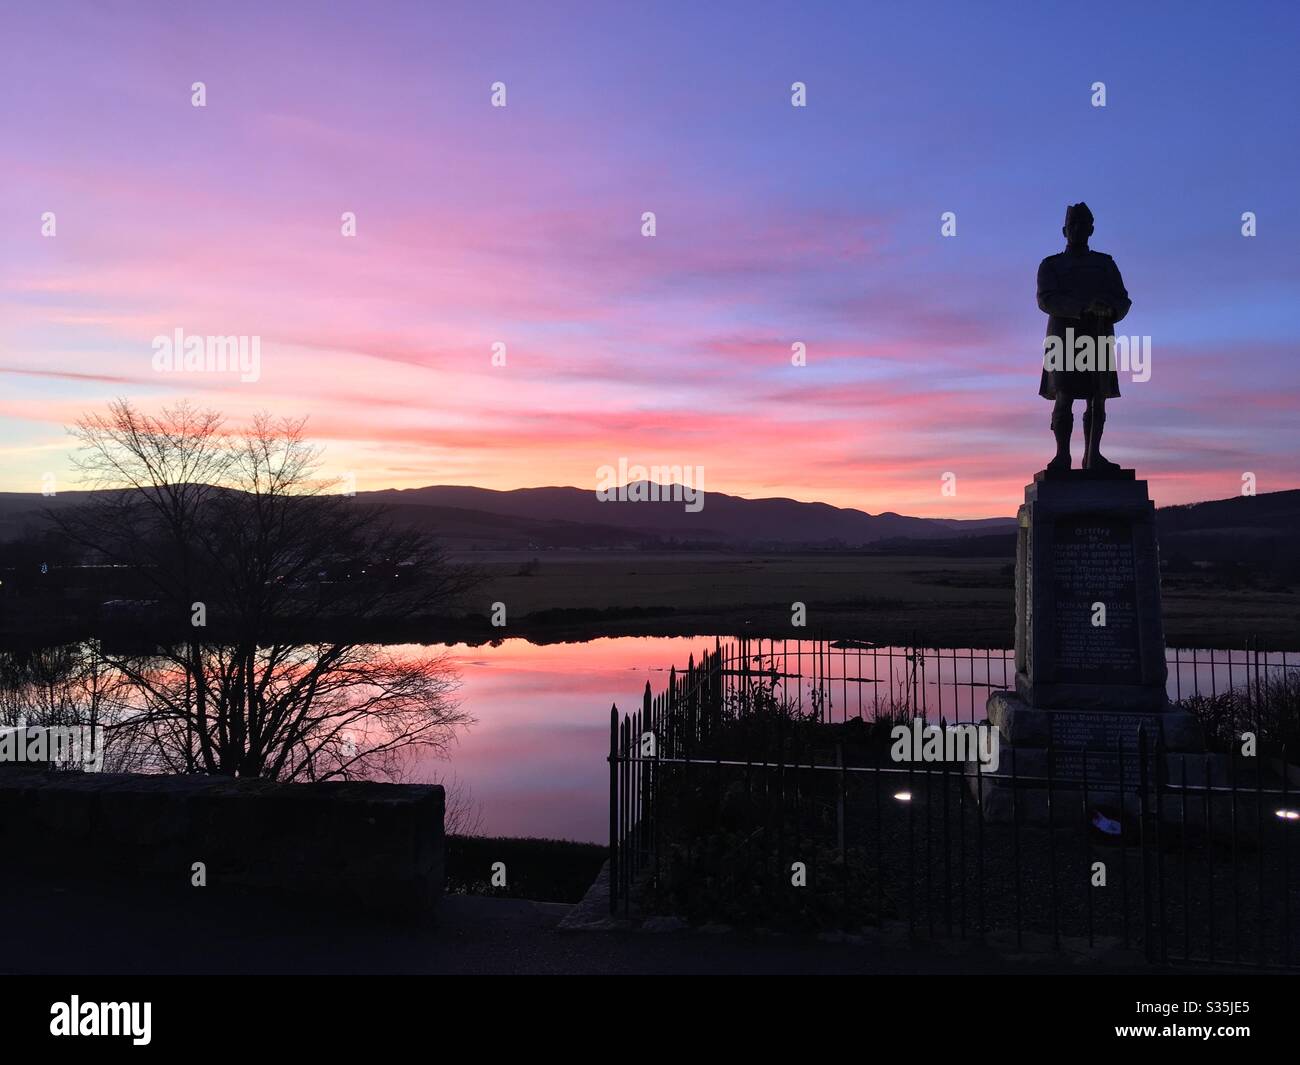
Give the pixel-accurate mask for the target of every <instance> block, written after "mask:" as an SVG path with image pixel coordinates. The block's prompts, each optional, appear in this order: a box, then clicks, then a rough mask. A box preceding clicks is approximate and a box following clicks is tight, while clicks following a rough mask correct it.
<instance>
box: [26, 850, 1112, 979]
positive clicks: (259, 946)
mask: <svg viewBox="0 0 1300 1065" xmlns="http://www.w3.org/2000/svg"><path fill="white" fill-rule="evenodd" d="M2 876H3V873H2V872H0V877H2ZM569 909H570V907H568V906H565V905H561V904H548V903H533V902H525V901H519V900H513V899H493V898H477V897H468V896H451V897H448V898H446V899H444V900H443V904H442V907H441V909H440V912H439V918H438V920H437V922H436V923H435V924H432V925H429V926H426V927H415V928H413V927H409V926H399V925H395V924H384V923H381V922H377V921H374V920H370V919H356V918H353V917H352V916H351V915H350V914H348V913H343V912H331V913H322V912H307V911H303V910H301V909H295V908H290V907H285V906H279V905H270V904H266V903H262V904H258V905H256V906H254V905H252V904H250V903H248V902H246V901H242V900H237V899H232V898H229V897H226V898H222V897H221V896H218V895H216V894H208V895H205V894H204V893H203V889H192V892H191V893H188V894H184V895H178V896H171V897H168V898H153V899H144V898H142V897H140V896H139V895H138V894H134V893H128V892H126V891H125V890H96V891H94V892H91V891H87V890H85V889H82V888H76V887H74V886H71V885H69V884H67V883H66V882H64V883H58V882H55V883H46V882H41V881H35V880H30V879H24V880H18V881H14V880H12V879H10V880H0V913H3V914H4V917H3V919H0V971H3V972H8V973H87V974H117V973H265V972H270V973H550V974H562V973H746V974H748V973H764V972H771V973H900V974H902V973H972V974H974V973H990V972H1024V971H1025V970H1026V969H1027V968H1028V969H1032V970H1035V971H1042V972H1081V971H1084V972H1099V971H1100V972H1120V971H1132V970H1133V961H1132V959H1131V958H1123V957H1121V958H1118V959H1112V960H1111V961H1109V962H1108V961H1106V960H1105V959H1104V958H1097V957H1092V958H1088V959H1079V958H1075V959H1073V960H1071V959H1069V958H1062V957H1061V956H1058V955H1046V956H1037V957H1032V958H1024V957H1021V958H1008V957H1006V956H1000V955H998V954H996V953H995V952H994V951H993V950H991V949H990V948H988V947H985V946H979V945H975V944H957V945H952V944H948V945H945V944H933V943H924V944H918V945H912V946H909V945H908V944H906V943H900V942H892V943H891V942H875V943H870V942H868V943H857V944H842V943H826V942H822V941H819V940H817V939H812V938H803V937H788V936H755V935H748V934H742V933H737V932H728V933H719V934H706V933H701V932H690V931H681V932H664V933H647V932H627V931H623V932H567V931H561V930H559V929H558V928H557V925H558V924H559V922H560V920H561V918H562V917H563V916H564V915H565V914H566V913H567V912H568V911H569Z"/></svg>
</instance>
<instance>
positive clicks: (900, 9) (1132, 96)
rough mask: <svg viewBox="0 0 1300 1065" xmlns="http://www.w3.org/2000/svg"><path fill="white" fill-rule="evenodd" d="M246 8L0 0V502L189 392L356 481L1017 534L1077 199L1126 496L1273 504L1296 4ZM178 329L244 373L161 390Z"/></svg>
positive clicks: (1299, 318) (1285, 450)
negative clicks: (1248, 496) (10, 0)
mask: <svg viewBox="0 0 1300 1065" xmlns="http://www.w3.org/2000/svg"><path fill="white" fill-rule="evenodd" d="M270 6H271V5H264V4H260V3H259V4H238V3H236V4H228V3H223V4H203V5H200V4H184V3H181V4H161V3H150V4H144V3H141V4H122V3H104V4H89V3H87V4H78V5H72V4H62V3H28V4H17V5H14V4H10V5H6V7H5V9H4V11H3V13H2V14H0V115H2V116H3V117H2V119H0V121H2V126H0V132H2V133H3V136H2V137H0V153H3V161H2V165H0V174H2V175H3V177H2V178H0V180H2V181H3V195H2V196H0V232H2V233H3V234H4V240H3V241H0V384H2V385H3V388H2V390H0V490H10V491H40V490H41V487H42V477H43V476H44V475H45V474H47V473H53V474H54V476H55V478H56V481H57V484H58V485H59V487H61V488H70V487H73V486H74V485H75V482H73V481H72V480H70V470H69V466H68V461H67V457H68V452H69V440H68V438H67V436H66V434H65V432H64V427H65V426H66V425H67V424H69V423H70V422H72V421H73V420H74V419H75V418H76V417H77V416H78V415H79V414H81V413H82V412H85V411H88V410H93V409H100V408H102V407H103V405H104V404H105V403H106V402H107V401H108V400H109V399H111V398H113V397H116V396H126V397H129V398H131V399H133V400H135V401H137V402H138V403H139V404H141V405H142V406H145V407H147V408H154V407H156V406H158V405H159V404H161V403H164V402H167V401H169V400H175V399H177V398H180V397H182V396H189V397H192V398H194V399H196V400H199V401H201V402H204V403H207V404H211V405H214V406H217V407H219V408H221V409H222V410H224V411H226V412H228V414H229V415H230V416H231V418H232V419H234V420H236V421H238V420H240V419H242V418H244V417H246V416H247V415H249V414H251V413H252V412H253V411H256V410H258V409H269V410H272V411H274V412H276V413H283V414H291V415H306V416H308V417H309V419H310V420H309V423H308V425H309V432H310V433H311V434H312V435H313V436H314V437H315V438H316V439H318V440H319V441H320V443H322V444H323V445H324V446H325V449H326V450H325V456H326V471H325V472H326V473H328V474H332V475H341V474H344V473H348V472H351V473H354V474H355V476H356V479H357V487H358V488H359V489H362V490H365V489H368V488H382V487H393V486H399V487H401V486H414V485H422V484H434V483H444V484H446V483H465V484H479V485H484V486H487V487H494V488H512V487H520V486H525V485H542V484H576V485H579V486H583V487H594V485H595V478H596V470H597V468H598V467H599V466H601V465H604V464H617V462H618V460H619V458H620V457H626V458H627V459H628V460H629V461H630V462H632V463H641V464H644V465H647V466H648V465H652V464H665V465H667V464H673V465H682V466H686V465H689V466H703V467H704V469H705V472H706V480H705V487H706V488H708V489H710V490H717V491H727V492H733V493H737V494H742V495H748V496H758V495H789V496H793V497H796V498H800V499H821V500H825V501H827V502H831V503H836V504H839V505H843V506H855V507H860V508H863V509H866V510H871V511H879V510H886V509H889V510H897V511H902V512H907V513H914V514H924V515H935V516H954V517H974V516H985V515H992V514H1009V513H1012V512H1013V511H1014V508H1015V506H1016V504H1017V502H1018V501H1019V499H1020V495H1021V489H1022V486H1023V485H1024V483H1025V482H1026V481H1027V480H1028V479H1029V477H1030V475H1031V474H1032V472H1033V471H1034V470H1036V469H1039V468H1041V466H1042V464H1043V462H1044V461H1045V460H1046V459H1047V458H1048V457H1049V455H1050V451H1051V439H1050V434H1049V432H1048V417H1049V410H1050V408H1049V406H1048V404H1047V403H1045V402H1044V401H1043V400H1041V399H1040V398H1038V396H1037V394H1036V390H1037V383H1038V372H1039V365H1040V353H1041V338H1042V333H1043V327H1044V316H1043V315H1042V313H1041V312H1040V311H1039V310H1038V308H1037V306H1036V305H1035V301H1034V279H1035V272H1036V268H1037V265H1038V261H1039V260H1040V259H1041V258H1042V257H1043V256H1044V255H1047V254H1051V253H1052V252H1055V251H1057V250H1059V249H1060V246H1061V244H1062V240H1061V237H1060V225H1061V221H1062V215H1063V212H1064V207H1065V205H1066V204H1067V203H1069V202H1073V201H1076V200H1080V199H1084V200H1087V201H1088V203H1089V204H1090V205H1091V206H1092V208H1093V210H1094V212H1095V213H1096V216H1097V233H1096V236H1095V238H1094V241H1093V243H1094V246H1095V247H1097V248H1099V249H1101V250H1103V251H1107V252H1109V253H1111V254H1113V255H1114V256H1115V258H1116V260H1117V262H1118V263H1119V265H1120V268H1121V269H1122V271H1123V273H1124V277H1125V280H1126V282H1127V284H1128V289H1129V292H1130V294H1131V295H1132V297H1133V300H1134V306H1133V311H1132V313H1131V314H1130V315H1129V317H1128V319H1126V321H1125V322H1124V323H1123V325H1122V329H1123V331H1125V332H1128V333H1131V334H1136V335H1144V336H1149V337H1150V338H1151V351H1152V362H1151V375H1150V380H1148V381H1145V382H1134V381H1131V380H1130V379H1129V377H1128V376H1126V375H1121V389H1122V391H1123V396H1122V398H1121V399H1119V400H1116V401H1115V402H1114V403H1113V405H1112V406H1111V417H1110V421H1109V426H1108V447H1107V451H1108V454H1109V455H1110V457H1111V458H1112V459H1115V460H1117V461H1120V462H1122V463H1123V464H1124V465H1126V466H1135V467H1136V468H1137V470H1138V472H1139V476H1145V477H1147V478H1148V479H1149V480H1150V481H1151V486H1152V490H1153V493H1154V494H1155V496H1156V499H1157V501H1158V502H1160V503H1174V502H1186V501H1190V500H1196V499H1204V498H1218V497H1223V496H1230V495H1234V494H1237V493H1238V492H1239V491H1240V489H1241V480H1242V475H1243V474H1244V473H1247V472H1251V473H1254V474H1256V476H1257V478H1258V487H1259V490H1260V491H1272V490H1277V489H1283V488H1294V487H1297V485H1300V475H1297V470H1296V456H1297V454H1300V417H1297V413H1298V411H1300V368H1298V363H1297V358H1296V356H1297V353H1298V352H1297V347H1298V345H1297V341H1296V336H1297V328H1298V327H1300V298H1298V297H1300V266H1298V264H1297V257H1296V254H1295V249H1296V247H1297V234H1296V220H1295V218H1296V211H1295V209H1294V205H1293V203H1292V202H1291V198H1292V197H1293V195H1294V191H1295V190H1296V188H1297V187H1300V150H1298V149H1297V138H1296V137H1295V133H1294V127H1295V114H1296V112H1297V110H1300V89H1298V88H1297V81H1296V78H1295V76H1294V66H1295V64H1294V57H1295V52H1296V46H1297V43H1298V39H1300V33H1298V32H1297V31H1298V29H1300V16H1297V14H1296V13H1295V11H1296V9H1295V7H1294V5H1290V4H1286V5H1284V4H1268V5H1225V4H1213V5H1197V4H1167V5H1166V4H1150V5H1142V6H1141V10H1139V11H1134V10H1133V9H1132V7H1131V6H1130V5H1114V6H1111V5H1107V4H1095V5H1088V6H1087V8H1086V9H1081V8H1079V7H1077V6H1075V5H1070V6H1066V5H1060V6H1057V5H1033V6H1032V8H1029V7H1026V6H1024V5H1000V4H980V5H973V4H961V5H957V4H937V5H924V4H905V5H904V4H899V5H893V4H891V5H884V6H882V5H868V4H844V5H818V4H810V5H789V4H770V5H767V4H744V5H740V4H735V5H732V4H709V5H699V4H681V5H675V4H654V5H635V6H633V5H628V4H601V5H596V4H592V5H564V4H561V5H532V4H528V5H525V4H518V5H515V4H492V5H483V4H466V5H448V4H432V3H422V4H409V5H408V4H395V3H378V4H377V3H373V2H372V3H367V4H348V3H333V2H331V3H329V4H300V5H274V6H275V8H276V10H275V11H274V12H268V10H266V9H267V8H268V7H270ZM195 81H203V82H204V83H205V85H206V92H207V106H206V107H202V108H198V107H193V106H191V85H192V83H193V82H195ZM498 81H500V82H504V83H505V85H506V91H507V106H506V107H504V108H494V107H492V106H491V100H490V96H491V85H492V84H493V83H494V82H498ZM795 81H802V82H804V83H806V85H807V106H806V107H803V108H796V107H792V106H791V84H792V83H793V82H795ZM1096 81H1102V82H1104V83H1105V85H1106V94H1107V105H1106V106H1105V107H1104V108H1099V107H1094V106H1092V103H1091V97H1092V88H1091V86H1092V84H1093V83H1094V82H1096ZM347 211H351V212H355V214H356V217H357V235H356V236H355V237H345V236H343V235H342V234H341V232H340V218H341V215H342V214H343V212H347ZM646 211H653V212H655V215H656V222H657V232H656V235H655V236H654V237H653V238H651V237H646V236H643V235H642V233H641V226H642V222H641V219H642V214H643V212H646ZM946 211H952V212H955V214H956V216H957V235H956V236H955V237H951V238H944V237H942V236H941V235H940V224H941V223H940V217H941V215H942V214H943V213H944V212H946ZM1246 211H1251V212H1254V213H1255V215H1256V216H1257V220H1258V221H1257V225H1258V235H1257V236H1255V237H1244V236H1242V234H1241V226H1242V222H1241V216H1242V214H1243V212H1246ZM45 212H54V214H55V218H56V235H55V236H53V237H50V236H44V235H42V216H43V214H44V213H45ZM177 328H181V329H183V330H184V332H185V333H186V334H188V335H249V336H252V335H256V336H259V337H260V338H261V363H260V373H259V376H258V379H257V380H256V381H252V382H241V381H240V380H239V379H238V377H237V376H236V375H233V374H230V373H225V374H223V373H220V372H214V373H198V372H190V373H175V374H163V373H158V372H156V371H155V370H154V368H153V364H152V360H153V347H152V341H153V338H154V337H155V336H156V335H159V334H166V335H170V334H172V332H173V331H174V330H175V329H177ZM497 341H500V342H502V343H504V344H505V345H506V349H507V360H506V365H505V366H493V365H492V361H491V357H492V344H493V343H494V342H497ZM795 342H802V343H804V344H806V345H807V365H806V366H793V365H791V345H792V344H793V343H795ZM949 472H951V473H955V474H956V476H957V494H956V495H955V496H945V495H943V494H942V492H941V486H942V477H943V474H945V473H949Z"/></svg>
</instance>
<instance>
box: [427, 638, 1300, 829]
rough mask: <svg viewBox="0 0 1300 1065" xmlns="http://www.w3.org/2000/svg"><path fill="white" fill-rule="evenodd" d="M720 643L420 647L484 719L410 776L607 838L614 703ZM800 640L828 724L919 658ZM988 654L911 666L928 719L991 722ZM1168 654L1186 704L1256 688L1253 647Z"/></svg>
mask: <svg viewBox="0 0 1300 1065" xmlns="http://www.w3.org/2000/svg"><path fill="white" fill-rule="evenodd" d="M723 642H724V644H725V643H726V642H727V641H726V640H724V641H723ZM713 646H714V640H713V638H712V637H699V636H694V637H626V636H622V637H609V638H604V639H596V640H589V641H586V642H583V643H557V644H545V645H535V644H531V643H529V642H528V641H526V640H521V639H510V640H504V641H502V642H501V643H500V644H497V645H495V646H490V645H488V646H481V647H467V646H465V645H463V644H462V645H454V646H451V647H449V648H444V647H423V646H412V647H408V648H404V649H403V650H404V651H405V652H407V653H410V654H432V653H446V654H447V655H448V656H449V658H450V660H451V663H452V664H453V665H454V666H455V668H456V669H457V671H458V672H459V674H460V689H459V692H458V697H459V699H460V701H461V704H462V706H463V708H464V709H466V710H467V711H468V712H469V713H470V714H471V715H472V716H473V718H474V723H473V724H471V725H470V726H469V727H468V728H467V729H464V730H461V731H460V732H459V733H458V736H457V739H456V741H455V743H454V744H453V745H452V746H451V748H450V749H449V750H448V752H447V755H446V757H444V758H433V757H426V758H423V759H421V760H419V761H417V762H416V763H414V764H413V765H412V766H411V767H410V770H411V771H410V773H409V776H408V779H410V780H412V781H413V782H415V781H429V780H438V781H441V782H443V783H447V784H451V783H452V782H453V781H454V782H456V783H458V785H459V787H460V789H468V791H469V793H470V800H471V801H470V802H469V803H467V804H466V805H468V807H469V808H470V809H472V810H473V811H474V813H475V815H476V817H477V824H476V825H475V826H473V827H472V829H471V830H472V831H473V832H475V833H476V834H482V835H502V836H545V837H551V838H557V839H574V840H583V841H589V842H604V841H605V840H606V837H607V834H608V816H609V814H608V793H609V775H608V773H609V770H608V765H607V763H606V760H605V759H606V756H607V754H608V752H609V709H610V706H611V704H614V703H617V705H618V707H619V709H620V711H629V710H635V709H637V708H638V707H639V706H640V705H641V696H642V692H643V691H644V689H645V684H646V681H647V680H648V681H649V682H650V685H651V688H652V689H653V691H654V692H655V693H656V694H657V693H659V692H661V691H663V689H664V687H665V686H666V684H667V673H668V669H669V667H670V666H674V665H675V666H677V667H679V668H681V667H682V666H684V665H685V664H686V661H687V658H688V656H690V655H692V654H693V655H694V657H695V660H696V661H697V662H698V661H699V660H700V657H701V654H702V653H703V652H704V651H706V650H710V649H712V647H713ZM776 646H778V647H780V646H781V645H780V644H779V643H778V644H777V645H776ZM800 646H802V647H803V648H804V650H802V651H801V652H800V653H801V654H802V655H803V656H804V657H803V658H802V659H801V660H798V662H797V664H796V660H794V659H793V657H792V658H790V659H783V661H785V662H786V668H787V669H789V670H790V671H791V672H796V671H797V672H798V673H800V674H802V675H803V679H802V680H793V681H790V682H788V683H789V685H790V686H789V687H787V688H786V689H785V690H784V693H783V694H784V695H785V696H786V697H787V698H791V699H792V700H793V699H797V698H800V689H801V688H802V698H803V699H805V700H806V699H808V698H809V697H810V694H811V688H812V687H813V686H818V687H820V688H821V689H822V691H823V692H825V696H826V699H825V702H824V704H823V706H824V710H823V713H824V715H825V716H826V717H827V718H828V719H830V720H843V718H844V717H846V716H847V717H854V716H857V715H858V714H860V713H863V714H865V716H867V717H870V716H871V711H870V706H869V701H870V700H872V699H875V698H879V699H881V700H882V701H884V702H886V703H889V702H895V701H897V700H898V699H905V698H906V695H905V692H906V689H907V686H908V680H907V676H908V672H909V670H910V669H912V667H911V666H910V665H909V662H908V659H907V652H906V650H905V649H902V648H879V649H877V652H878V654H877V653H873V651H872V650H858V649H849V650H847V651H844V652H842V653H841V652H837V653H836V655H835V656H834V657H833V658H832V659H831V660H830V661H828V662H822V661H820V660H819V661H818V663H817V664H816V665H814V664H813V656H812V654H811V651H810V649H811V647H812V645H811V644H803V645H798V644H796V643H795V642H794V641H791V642H790V644H789V645H788V648H789V650H788V653H789V654H790V655H791V656H793V655H794V654H795V653H796V651H795V648H796V647H800ZM864 646H865V645H864ZM771 647H772V645H771V643H770V641H765V642H764V643H763V644H757V643H754V644H751V645H750V651H751V653H752V652H754V651H756V650H757V651H760V652H761V651H762V650H763V649H764V648H766V649H767V650H768V651H769V652H770V650H771ZM987 654H988V653H986V652H984V651H978V652H966V651H956V652H954V651H949V650H944V651H931V652H927V654H926V656H925V660H924V662H923V663H922V664H921V669H920V672H919V673H914V674H913V675H914V676H915V677H916V678H917V686H916V688H914V689H913V700H914V703H913V705H915V706H916V707H918V709H919V712H920V714H922V715H923V716H926V717H928V718H933V719H936V720H937V719H938V718H939V717H940V716H943V717H944V718H946V720H948V721H950V722H951V721H970V720H980V719H982V718H983V716H984V710H983V708H984V701H985V698H986V696H987V694H988V691H989V690H990V689H991V688H1002V687H1006V686H1009V685H1010V684H1011V683H1013V679H1012V678H1013V676H1014V668H1015V667H1014V665H1013V664H1012V663H1011V662H1010V661H1008V660H1007V659H1009V657H1010V652H1009V651H1007V652H996V651H995V652H992V653H991V654H992V657H991V658H989V657H986V655H987ZM968 656H969V657H968ZM1167 660H1168V663H1169V680H1168V691H1169V697H1170V698H1171V699H1179V698H1185V697H1187V696H1189V695H1191V694H1192V693H1193V691H1195V690H1199V691H1200V692H1202V693H1204V694H1207V695H1208V694H1210V693H1211V692H1222V691H1223V690H1224V689H1225V688H1227V687H1236V686H1240V685H1242V684H1245V683H1246V682H1247V676H1248V672H1247V665H1248V662H1250V661H1251V660H1252V659H1251V655H1250V654H1248V653H1247V652H1244V651H1204V650H1202V651H1197V652H1189V651H1186V650H1183V651H1179V650H1175V649H1173V648H1171V649H1170V650H1169V652H1168V654H1167ZM1253 660H1254V661H1255V662H1258V661H1259V660H1260V655H1259V654H1255V656H1254V659H1253ZM763 661H764V662H767V663H770V661H771V659H770V658H764V659H763ZM1264 663H1265V666H1264V673H1263V675H1265V676H1269V675H1276V674H1279V673H1282V672H1287V671H1290V670H1292V669H1295V668H1296V666H1297V665H1300V655H1296V654H1295V653H1294V652H1293V653H1291V654H1290V655H1289V657H1288V656H1287V655H1279V654H1277V653H1270V654H1269V655H1267V656H1265V658H1264ZM810 675H812V676H810ZM1259 675H1260V674H1258V673H1257V674H1256V676H1257V677H1258V676H1259ZM813 677H815V678H816V679H813Z"/></svg>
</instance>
